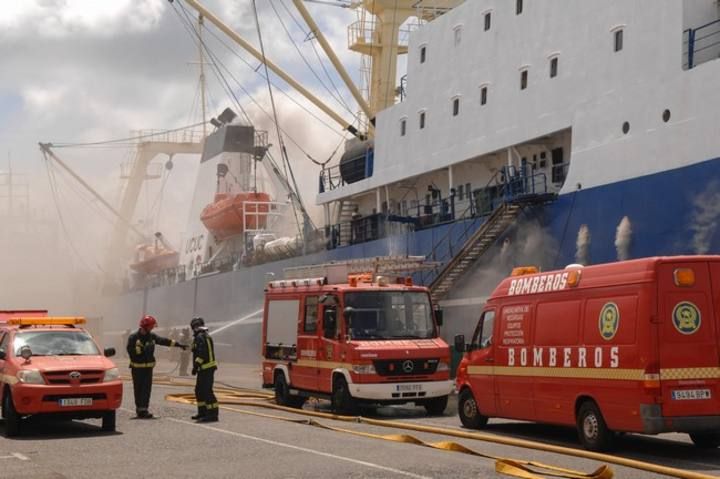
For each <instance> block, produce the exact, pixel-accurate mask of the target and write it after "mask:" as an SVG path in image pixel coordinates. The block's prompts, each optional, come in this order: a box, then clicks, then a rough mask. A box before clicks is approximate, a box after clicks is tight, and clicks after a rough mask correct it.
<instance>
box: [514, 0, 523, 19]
mask: <svg viewBox="0 0 720 479" xmlns="http://www.w3.org/2000/svg"><path fill="white" fill-rule="evenodd" d="M522 10H523V0H517V2H516V3H515V15H520V14H521V13H522Z"/></svg>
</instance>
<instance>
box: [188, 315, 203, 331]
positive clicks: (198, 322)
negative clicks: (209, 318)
mask: <svg viewBox="0 0 720 479" xmlns="http://www.w3.org/2000/svg"><path fill="white" fill-rule="evenodd" d="M203 326H205V320H204V319H202V318H201V317H200V316H195V317H194V318H193V319H192V321H190V328H192V329H196V328H200V327H203Z"/></svg>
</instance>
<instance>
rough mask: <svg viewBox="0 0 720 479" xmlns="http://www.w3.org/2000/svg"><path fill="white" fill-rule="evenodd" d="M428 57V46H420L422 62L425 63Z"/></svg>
mask: <svg viewBox="0 0 720 479" xmlns="http://www.w3.org/2000/svg"><path fill="white" fill-rule="evenodd" d="M426 59H427V47H420V63H425V60H426Z"/></svg>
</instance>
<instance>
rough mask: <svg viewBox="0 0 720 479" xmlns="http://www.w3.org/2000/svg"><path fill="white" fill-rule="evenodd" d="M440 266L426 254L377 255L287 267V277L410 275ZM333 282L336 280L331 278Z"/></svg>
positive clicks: (345, 278)
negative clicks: (368, 274)
mask: <svg viewBox="0 0 720 479" xmlns="http://www.w3.org/2000/svg"><path fill="white" fill-rule="evenodd" d="M438 266H440V263H439V262H437V261H428V260H427V259H426V258H425V256H377V257H372V258H360V259H351V260H347V261H333V262H330V263H324V264H318V265H309V266H297V267H293V268H285V270H284V273H285V279H302V278H320V277H326V278H328V279H330V277H331V276H335V274H332V272H337V273H336V274H337V275H339V276H340V277H342V279H344V280H347V275H348V274H361V273H372V274H373V276H377V275H383V274H388V275H389V274H396V275H410V274H413V273H417V272H419V271H429V270H432V269H435V268H437V267H438ZM330 282H331V283H334V282H336V281H332V280H330Z"/></svg>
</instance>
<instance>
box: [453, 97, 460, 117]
mask: <svg viewBox="0 0 720 479" xmlns="http://www.w3.org/2000/svg"><path fill="white" fill-rule="evenodd" d="M452 114H453V116H458V115H459V114H460V98H454V99H453V105H452Z"/></svg>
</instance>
